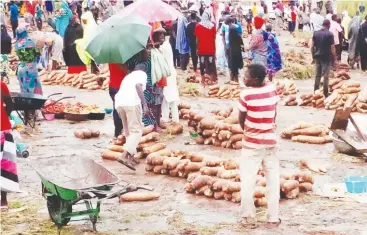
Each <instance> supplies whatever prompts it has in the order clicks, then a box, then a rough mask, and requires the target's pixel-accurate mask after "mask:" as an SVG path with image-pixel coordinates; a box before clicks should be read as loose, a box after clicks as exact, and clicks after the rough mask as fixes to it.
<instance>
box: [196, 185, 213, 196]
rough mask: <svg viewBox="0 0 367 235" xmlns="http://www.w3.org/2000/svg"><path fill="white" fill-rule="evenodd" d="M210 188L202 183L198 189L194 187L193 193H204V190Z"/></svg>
mask: <svg viewBox="0 0 367 235" xmlns="http://www.w3.org/2000/svg"><path fill="white" fill-rule="evenodd" d="M207 189H210V188H209V187H208V185H204V186H203V187H200V188H199V189H196V191H195V193H196V195H204V192H205V190H207Z"/></svg>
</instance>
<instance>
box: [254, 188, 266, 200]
mask: <svg viewBox="0 0 367 235" xmlns="http://www.w3.org/2000/svg"><path fill="white" fill-rule="evenodd" d="M265 194H266V188H265V187H262V186H256V187H255V191H254V197H255V198H262V197H265Z"/></svg>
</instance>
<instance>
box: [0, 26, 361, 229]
mask: <svg viewBox="0 0 367 235" xmlns="http://www.w3.org/2000/svg"><path fill="white" fill-rule="evenodd" d="M284 34H286V33H284ZM279 41H280V43H281V50H282V51H286V50H289V49H292V48H293V49H296V50H303V51H304V52H305V53H306V54H309V49H300V48H294V47H293V46H292V45H294V44H295V40H294V39H291V38H290V37H289V36H288V35H286V36H281V37H280V38H279ZM343 57H345V55H343ZM310 62H311V61H310ZM352 79H353V80H356V81H359V82H361V83H362V86H366V84H367V76H366V75H363V74H362V73H361V72H359V71H353V72H352ZM224 81H225V78H221V82H224ZM296 85H297V87H298V88H299V90H300V93H301V94H302V93H305V92H311V91H312V89H313V80H304V81H296ZM43 89H44V94H52V93H55V92H62V93H63V95H65V96H67V95H75V96H76V97H77V98H76V100H77V101H81V102H83V103H86V104H98V105H100V107H103V108H104V107H111V105H112V104H111V100H110V97H109V95H108V92H106V91H86V90H78V89H75V88H71V87H64V86H44V88H43ZM11 90H18V85H17V82H16V79H15V78H13V79H12V81H11ZM300 93H299V94H300ZM182 100H183V101H184V102H187V103H190V104H191V105H192V107H193V109H194V110H205V111H210V110H212V109H217V108H224V107H228V106H233V107H236V101H224V100H217V99H208V98H202V97H201V98H182ZM332 118H333V112H332V111H326V110H316V109H314V108H304V107H299V106H297V107H285V106H283V105H282V104H279V106H278V115H277V125H278V130H277V132H278V133H279V132H280V131H281V130H283V129H284V128H285V127H287V126H288V125H290V124H292V123H295V122H297V121H310V122H317V123H323V124H330V123H331V120H332ZM83 127H90V128H97V129H99V130H100V131H101V132H102V135H101V137H100V138H98V139H90V140H80V139H76V138H75V137H74V135H73V130H75V129H78V128H83ZM112 131H113V121H112V117H111V115H108V116H107V118H106V119H105V120H103V121H86V122H82V123H71V122H69V121H66V120H55V121H50V122H48V121H42V122H40V123H39V125H37V127H36V128H35V129H34V130H30V129H27V130H26V131H25V133H23V142H24V143H26V144H27V145H28V146H29V152H30V154H31V155H30V157H29V158H28V159H21V158H18V168H19V169H18V172H19V176H20V182H21V188H22V190H24V193H20V194H11V195H9V201H10V206H11V207H12V208H19V207H26V208H27V209H26V210H24V211H22V212H17V213H2V214H1V230H0V231H1V233H2V234H9V235H10V234H57V229H56V227H55V226H54V225H53V224H52V222H51V221H50V219H49V216H48V212H47V208H46V201H45V199H44V198H43V197H42V195H41V182H40V179H39V177H38V175H37V174H36V171H35V170H34V169H33V168H32V166H35V167H37V166H38V162H39V161H40V160H41V159H46V158H48V159H49V160H50V161H49V162H50V164H52V159H55V158H59V157H63V156H71V157H75V158H77V157H79V156H83V157H88V158H92V159H94V160H96V161H97V162H99V163H101V164H102V165H103V166H105V167H106V168H108V169H109V170H111V171H112V172H113V173H115V174H116V175H117V176H118V177H119V178H120V179H122V180H125V181H129V182H133V183H137V184H147V185H149V186H151V187H154V191H156V192H159V193H160V194H161V197H160V199H159V200H157V201H151V202H145V203H119V202H118V200H117V199H116V198H115V199H111V200H107V201H105V202H103V203H102V206H101V213H100V217H99V218H98V223H97V230H98V231H99V232H98V233H94V234H129V235H140V234H141V235H143V234H144V235H177V234H182V235H212V234H213V235H214V234H216V235H230V234H231V235H240V234H241V235H243V234H253V235H258V234H259V235H260V234H292V235H296V234H309V235H316V234H319V235H340V234H356V235H357V234H367V228H366V221H367V209H366V206H365V205H363V204H359V203H358V202H356V201H354V200H352V199H345V198H323V197H321V196H318V195H317V193H318V192H320V191H321V189H322V188H323V185H324V184H325V183H341V182H343V177H344V176H347V175H367V163H366V162H365V161H364V160H362V159H360V158H356V157H350V156H346V155H340V154H337V153H335V150H334V146H333V144H327V145H321V146H318V145H308V144H297V143H292V142H290V141H285V140H279V144H278V154H277V155H278V157H279V159H280V165H281V170H282V171H283V170H286V169H295V168H297V167H298V160H299V159H301V158H315V159H319V160H321V161H322V162H324V163H325V164H326V165H327V166H328V172H327V173H326V174H324V175H315V187H314V193H310V194H307V195H302V196H301V197H300V198H298V199H295V200H282V201H281V204H280V216H281V219H282V224H281V226H280V227H279V228H278V229H273V230H267V229H265V228H264V227H263V226H262V223H259V225H260V226H259V228H257V229H254V230H245V229H244V228H242V227H241V226H240V225H238V223H237V220H238V218H239V209H240V206H239V204H235V203H232V202H227V201H216V200H211V199H208V198H206V197H200V196H195V195H190V194H187V193H186V192H185V191H184V189H183V186H184V183H185V180H184V179H176V178H171V177H167V176H161V175H155V174H152V173H148V172H146V171H145V169H144V165H145V164H144V163H141V164H140V165H139V167H138V169H137V171H136V172H134V173H132V172H131V171H129V170H128V169H127V168H125V167H124V166H122V165H120V164H119V163H116V162H110V161H103V160H102V159H101V157H100V153H101V151H103V150H104V149H106V147H107V145H108V143H109V142H110V140H111V139H112V135H113V134H112V133H113V132H112ZM166 138H167V141H168V145H169V146H170V147H172V148H173V149H182V150H187V151H194V152H199V153H203V154H206V155H212V156H220V157H222V158H233V159H236V158H239V156H240V151H235V150H224V149H221V148H215V147H212V146H197V145H185V144H184V143H185V142H186V141H189V140H190V136H189V133H188V132H187V131H185V132H184V133H183V134H182V135H179V136H176V137H174V138H173V137H171V136H167V137H166ZM73 164H74V163H73V162H72V161H71V162H70V165H73ZM61 168H62V167H60V168H59V169H61ZM59 171H60V172H62V170H59ZM64 172H65V171H64ZM58 173H59V172H55V174H58ZM78 208H79V209H80V208H82V206H78ZM78 208H74V210H75V209H78ZM257 219H258V220H259V221H260V222H262V221H265V219H266V208H258V209H257ZM91 229H92V226H91V223H90V221H88V220H81V221H71V222H70V223H69V224H68V226H65V227H64V228H63V229H62V234H92V232H91Z"/></svg>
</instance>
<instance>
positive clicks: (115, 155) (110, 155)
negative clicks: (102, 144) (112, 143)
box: [102, 150, 122, 161]
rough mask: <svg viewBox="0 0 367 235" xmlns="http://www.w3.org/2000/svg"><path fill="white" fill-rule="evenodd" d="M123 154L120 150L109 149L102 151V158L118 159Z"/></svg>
mask: <svg viewBox="0 0 367 235" xmlns="http://www.w3.org/2000/svg"><path fill="white" fill-rule="evenodd" d="M121 155H122V154H121V153H119V152H114V151H111V150H107V151H104V152H103V153H102V158H103V159H105V160H111V161H116V160H117V159H118V158H119V157H121Z"/></svg>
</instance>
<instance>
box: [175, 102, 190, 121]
mask: <svg viewBox="0 0 367 235" xmlns="http://www.w3.org/2000/svg"><path fill="white" fill-rule="evenodd" d="M190 112H191V105H189V104H185V103H181V104H179V105H178V115H179V117H180V119H184V120H188V119H189V117H190V116H189V115H190Z"/></svg>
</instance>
